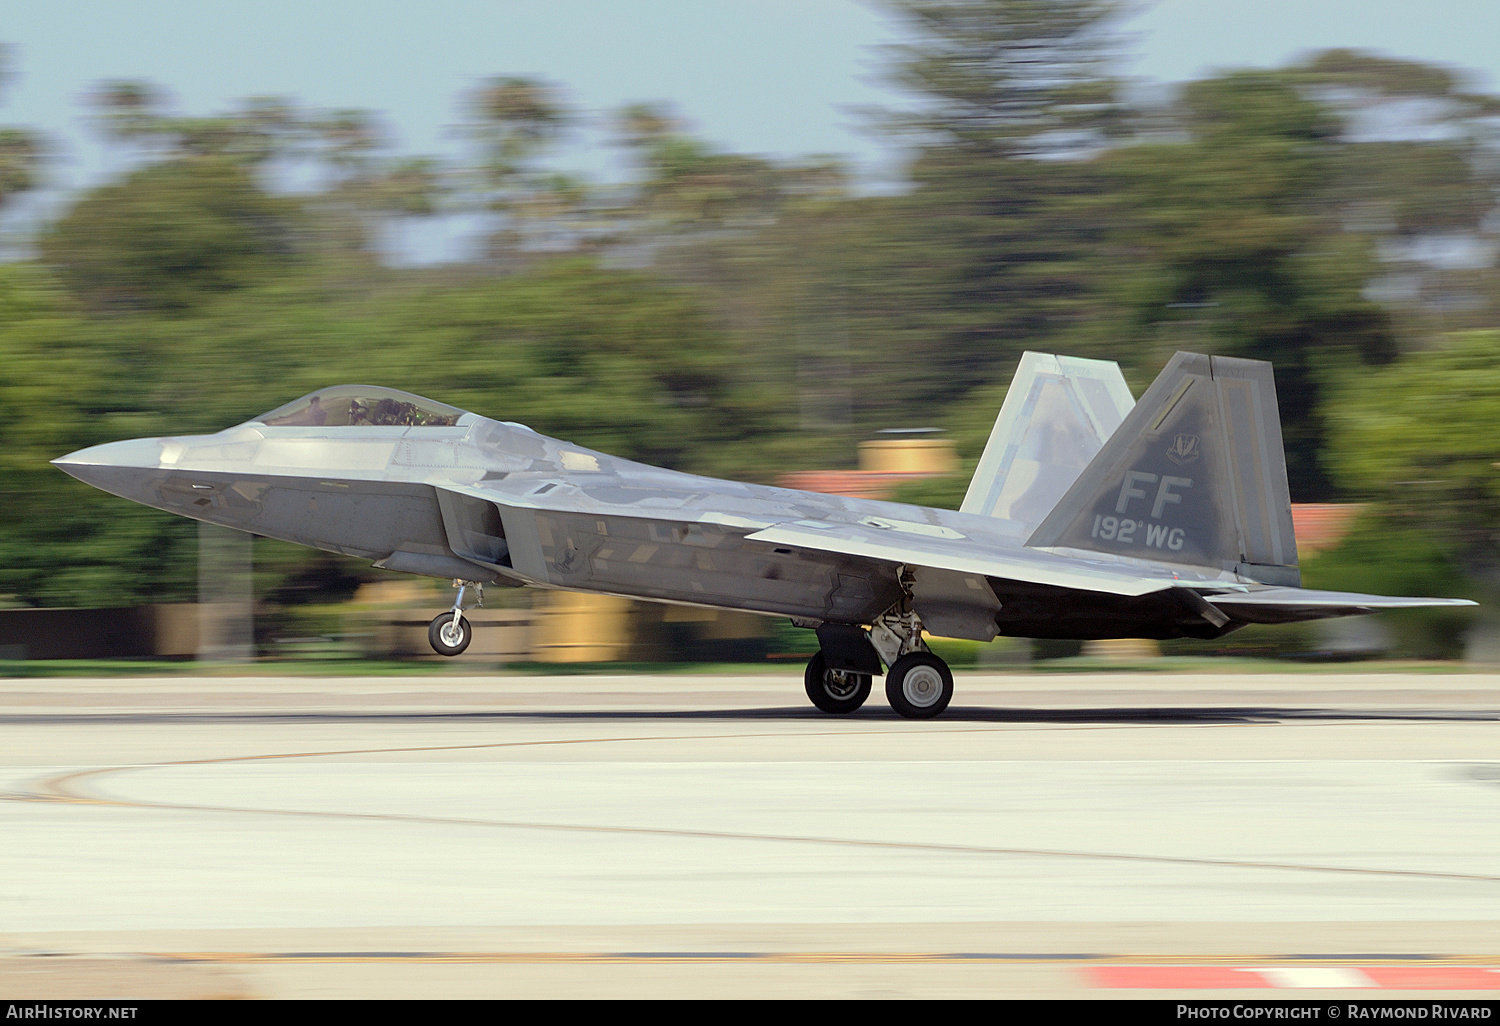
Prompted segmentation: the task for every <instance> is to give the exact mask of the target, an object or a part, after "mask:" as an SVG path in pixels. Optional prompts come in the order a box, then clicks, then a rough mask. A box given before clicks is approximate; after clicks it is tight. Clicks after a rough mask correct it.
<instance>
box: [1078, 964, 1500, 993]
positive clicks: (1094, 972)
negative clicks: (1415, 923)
mask: <svg viewBox="0 0 1500 1026" xmlns="http://www.w3.org/2000/svg"><path fill="white" fill-rule="evenodd" d="M1083 972H1084V973H1085V974H1086V975H1087V977H1088V979H1089V982H1090V983H1091V984H1092V985H1093V986H1095V987H1103V988H1111V989H1133V990H1255V989H1260V988H1274V989H1294V990H1316V989H1326V990H1500V968H1490V967H1483V968H1481V967H1478V966H1412V965H1399V966H1396V965H1365V966H1360V967H1358V968H1355V967H1353V966H1328V965H1323V966H1312V965H1309V966H1238V967H1229V966H1205V965H1098V966H1089V967H1088V968H1087V969H1084V970H1083Z"/></svg>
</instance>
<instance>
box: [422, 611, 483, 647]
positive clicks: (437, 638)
mask: <svg viewBox="0 0 1500 1026" xmlns="http://www.w3.org/2000/svg"><path fill="white" fill-rule="evenodd" d="M473 638H474V627H473V625H472V624H470V623H469V621H468V620H465V619H464V618H463V614H462V613H460V614H458V615H457V616H455V615H454V614H453V612H452V611H451V610H450V611H448V612H446V613H440V614H438V615H437V616H435V617H433V618H432V623H430V624H428V625H427V642H428V644H430V645H431V646H432V650H433V651H434V652H436V653H437V654H438V655H445V656H456V655H458V654H459V653H460V652H462V651H463V650H464V649H466V648H468V647H469V642H470V641H472V640H473Z"/></svg>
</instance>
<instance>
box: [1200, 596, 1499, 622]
mask: <svg viewBox="0 0 1500 1026" xmlns="http://www.w3.org/2000/svg"><path fill="white" fill-rule="evenodd" d="M1203 597H1204V598H1205V599H1207V600H1208V601H1209V602H1211V603H1213V605H1214V606H1216V607H1217V608H1219V609H1222V610H1223V611H1224V612H1225V613H1228V614H1229V616H1230V617H1231V618H1233V619H1235V620H1239V621H1242V622H1244V623H1294V622H1296V621H1299V620H1323V619H1327V618H1329V617H1334V616H1357V615H1358V614H1360V613H1379V612H1382V611H1384V610H1387V609H1426V608H1431V607H1443V606H1446V607H1454V606H1472V605H1475V603H1473V602H1470V601H1469V600H1468V599H1444V598H1406V597H1402V596H1399V595H1361V594H1359V593H1357V592H1352V591H1311V590H1306V589H1303V588H1266V589H1263V590H1260V591H1250V592H1244V593H1240V592H1231V593H1229V594H1227V595H1205V596H1203Z"/></svg>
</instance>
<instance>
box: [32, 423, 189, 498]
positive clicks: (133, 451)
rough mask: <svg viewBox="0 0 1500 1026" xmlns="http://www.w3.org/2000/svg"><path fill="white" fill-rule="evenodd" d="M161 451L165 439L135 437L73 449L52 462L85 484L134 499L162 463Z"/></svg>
mask: <svg viewBox="0 0 1500 1026" xmlns="http://www.w3.org/2000/svg"><path fill="white" fill-rule="evenodd" d="M161 455H162V442H161V439H159V438H132V439H130V440H128V441H124V442H108V443H106V444H104V445H93V446H90V447H89V448H87V449H79V450H78V451H77V452H70V453H68V454H67V455H66V456H59V457H58V458H57V459H55V460H53V461H52V465H53V466H54V467H56V468H57V469H58V470H61V471H62V472H63V473H65V474H70V475H72V476H73V477H76V478H78V480H80V481H82V482H83V483H84V484H90V485H93V486H94V487H95V488H102V489H104V490H105V491H106V492H111V493H113V494H115V495H119V496H122V497H124V498H127V499H130V498H135V493H136V492H138V491H139V490H140V488H141V486H142V485H143V484H145V483H146V481H147V479H149V478H150V477H151V476H152V473H151V472H153V471H155V470H157V469H158V468H159V467H160V466H161Z"/></svg>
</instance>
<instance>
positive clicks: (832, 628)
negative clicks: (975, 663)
mask: <svg viewBox="0 0 1500 1026" xmlns="http://www.w3.org/2000/svg"><path fill="white" fill-rule="evenodd" d="M818 644H819V646H820V647H821V651H819V652H818V654H817V655H815V656H813V657H812V659H810V660H809V661H808V663H807V673H806V674H805V675H804V683H805V685H806V688H807V697H808V698H810V699H812V704H813V705H815V706H817V707H818V708H819V709H822V710H823V711H824V712H828V713H851V712H853V711H854V710H856V709H858V708H859V707H860V706H862V705H864V703H865V699H867V698H869V697H870V688H871V682H872V681H873V679H874V674H875V673H878V672H879V670H880V664H881V662H884V663H885V665H886V666H888V667H889V669H888V670H887V671H886V675H885V697H886V701H888V702H889V703H890V704H891V708H892V709H894V710H896V712H898V713H900V714H901V715H902V716H905V717H906V718H907V719H913V720H926V719H931V718H932V717H934V716H936V715H938V714H939V713H941V712H942V711H943V710H944V709H946V708H948V703H949V702H951V701H952V700H953V672H952V671H951V670H949V669H948V664H947V663H945V662H943V661H942V660H941V659H939V658H938V657H937V656H935V655H933V654H932V653H931V652H930V651H928V650H927V645H926V643H925V642H924V641H923V640H922V624H921V621H920V620H918V619H917V616H916V614H915V613H911V612H905V613H903V612H899V611H890V612H887V613H885V614H884V615H882V616H881V617H880V619H878V620H877V621H875V623H874V625H873V626H872V627H871V628H870V630H869V631H868V632H867V631H865V630H864V629H863V628H860V627H855V626H852V625H847V624H823V625H822V626H821V627H819V628H818Z"/></svg>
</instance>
